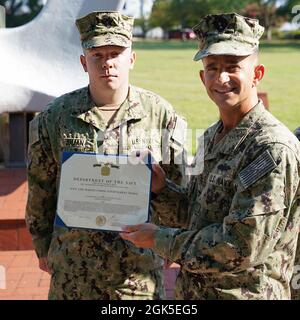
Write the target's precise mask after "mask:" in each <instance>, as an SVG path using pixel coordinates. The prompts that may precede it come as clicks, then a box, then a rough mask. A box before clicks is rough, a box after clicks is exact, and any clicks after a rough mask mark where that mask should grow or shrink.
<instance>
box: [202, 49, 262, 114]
mask: <svg viewBox="0 0 300 320" xmlns="http://www.w3.org/2000/svg"><path fill="white" fill-rule="evenodd" d="M202 61H203V66H204V70H201V71H200V77H201V80H202V82H203V84H204V86H205V88H206V91H207V93H208V95H209V97H210V98H211V99H212V100H213V101H214V102H215V103H216V104H217V105H218V107H219V108H221V109H225V110H226V109H227V108H234V107H238V106H246V107H247V105H249V107H251V108H252V107H254V105H252V104H253V101H255V99H256V100H257V89H256V87H257V85H258V83H259V81H260V80H261V79H262V77H263V75H264V66H263V65H258V64H257V54H252V55H250V56H246V57H241V56H229V55H211V56H208V57H205V58H203V60H202Z"/></svg>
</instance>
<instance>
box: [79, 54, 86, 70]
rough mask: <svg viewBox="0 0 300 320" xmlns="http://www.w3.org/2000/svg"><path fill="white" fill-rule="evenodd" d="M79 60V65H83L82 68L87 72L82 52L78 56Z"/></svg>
mask: <svg viewBox="0 0 300 320" xmlns="http://www.w3.org/2000/svg"><path fill="white" fill-rule="evenodd" d="M80 62H81V65H82V67H83V70H84V71H85V72H87V66H86V58H85V56H84V55H83V54H82V55H81V56H80Z"/></svg>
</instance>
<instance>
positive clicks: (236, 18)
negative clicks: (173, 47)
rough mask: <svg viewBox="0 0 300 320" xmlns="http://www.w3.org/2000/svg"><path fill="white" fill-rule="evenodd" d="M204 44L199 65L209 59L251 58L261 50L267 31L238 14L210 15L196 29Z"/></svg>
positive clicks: (201, 48)
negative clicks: (214, 56)
mask: <svg viewBox="0 0 300 320" xmlns="http://www.w3.org/2000/svg"><path fill="white" fill-rule="evenodd" d="M193 30H194V32H195V34H196V35H197V37H198V39H199V40H200V44H199V51H198V52H197V54H196V55H195V57H194V60H195V61H198V60H200V59H202V58H204V57H207V56H209V55H233V56H248V55H250V54H252V53H254V52H255V51H256V50H257V49H258V45H259V39H260V37H261V36H262V34H263V33H264V27H262V26H261V25H260V24H259V21H258V20H257V19H251V18H247V17H243V16H241V15H239V14H237V13H222V14H211V15H207V16H205V17H204V18H202V19H201V20H200V22H199V23H198V24H197V25H196V26H194V28H193Z"/></svg>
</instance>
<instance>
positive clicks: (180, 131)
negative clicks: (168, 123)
mask: <svg viewBox="0 0 300 320" xmlns="http://www.w3.org/2000/svg"><path fill="white" fill-rule="evenodd" d="M186 129H187V122H186V121H185V120H183V119H182V118H180V117H179V116H176V119H175V128H174V131H173V133H172V139H173V140H174V141H176V142H177V143H178V144H180V145H184V143H185V140H186Z"/></svg>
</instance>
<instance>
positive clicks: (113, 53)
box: [111, 52, 119, 58]
mask: <svg viewBox="0 0 300 320" xmlns="http://www.w3.org/2000/svg"><path fill="white" fill-rule="evenodd" d="M118 55H119V52H112V54H111V56H112V57H113V58H115V57H117V56H118Z"/></svg>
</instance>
